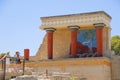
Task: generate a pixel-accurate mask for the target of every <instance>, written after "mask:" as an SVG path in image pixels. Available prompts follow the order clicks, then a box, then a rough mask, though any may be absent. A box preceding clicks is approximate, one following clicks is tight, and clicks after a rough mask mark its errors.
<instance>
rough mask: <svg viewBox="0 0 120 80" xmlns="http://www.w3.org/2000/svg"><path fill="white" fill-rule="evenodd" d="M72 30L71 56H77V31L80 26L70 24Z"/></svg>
mask: <svg viewBox="0 0 120 80" xmlns="http://www.w3.org/2000/svg"><path fill="white" fill-rule="evenodd" d="M69 28H70V30H71V51H70V52H71V57H77V55H76V54H77V31H78V29H79V26H69Z"/></svg>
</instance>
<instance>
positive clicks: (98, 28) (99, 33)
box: [93, 23, 105, 56]
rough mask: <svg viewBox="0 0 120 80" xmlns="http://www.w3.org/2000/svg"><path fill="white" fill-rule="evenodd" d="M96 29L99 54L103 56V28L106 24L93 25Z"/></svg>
mask: <svg viewBox="0 0 120 80" xmlns="http://www.w3.org/2000/svg"><path fill="white" fill-rule="evenodd" d="M93 25H94V26H95V28H96V42H97V53H98V55H99V56H102V55H103V28H104V26H105V24H104V23H95V24H93Z"/></svg>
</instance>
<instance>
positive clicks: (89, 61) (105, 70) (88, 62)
mask: <svg viewBox="0 0 120 80" xmlns="http://www.w3.org/2000/svg"><path fill="white" fill-rule="evenodd" d="M26 67H30V68H35V70H36V71H37V72H45V71H46V70H48V72H64V73H70V74H72V76H74V77H79V78H86V80H111V62H110V60H109V59H108V58H105V57H99V58H74V59H72V58H69V59H59V60H55V59H54V60H43V61H36V62H27V63H26Z"/></svg>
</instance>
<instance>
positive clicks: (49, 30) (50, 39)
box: [45, 28, 55, 59]
mask: <svg viewBox="0 0 120 80" xmlns="http://www.w3.org/2000/svg"><path fill="white" fill-rule="evenodd" d="M45 30H46V31H47V44H48V45H47V49H48V59H53V32H54V31H55V29H54V28H46V29H45Z"/></svg>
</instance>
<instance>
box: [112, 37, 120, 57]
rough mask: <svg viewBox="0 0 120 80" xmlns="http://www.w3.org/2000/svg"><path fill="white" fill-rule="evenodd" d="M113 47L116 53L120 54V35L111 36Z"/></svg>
mask: <svg viewBox="0 0 120 80" xmlns="http://www.w3.org/2000/svg"><path fill="white" fill-rule="evenodd" d="M111 49H112V50H114V51H115V54H116V55H120V36H113V37H112V38H111Z"/></svg>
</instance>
